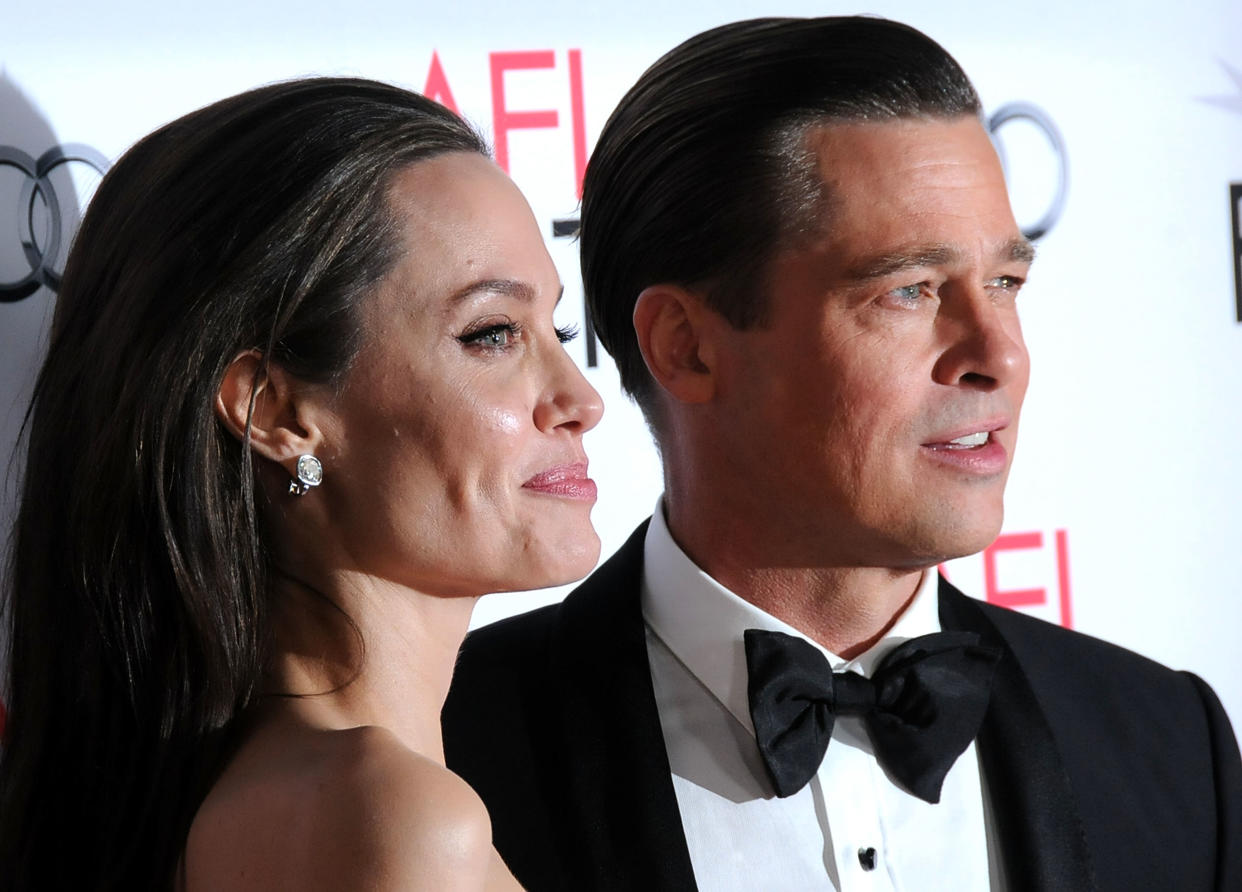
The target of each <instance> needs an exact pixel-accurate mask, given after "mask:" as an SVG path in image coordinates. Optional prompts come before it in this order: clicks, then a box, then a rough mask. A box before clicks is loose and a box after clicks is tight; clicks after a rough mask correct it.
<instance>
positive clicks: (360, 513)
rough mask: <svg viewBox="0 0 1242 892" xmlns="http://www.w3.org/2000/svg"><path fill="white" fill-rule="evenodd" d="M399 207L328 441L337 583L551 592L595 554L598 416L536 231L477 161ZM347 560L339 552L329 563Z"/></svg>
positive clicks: (438, 168)
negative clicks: (390, 263)
mask: <svg viewBox="0 0 1242 892" xmlns="http://www.w3.org/2000/svg"><path fill="white" fill-rule="evenodd" d="M390 201H391V206H392V208H393V211H394V213H395V217H396V219H397V221H398V225H399V227H400V230H401V235H400V241H401V245H402V258H401V260H400V261H399V262H398V263H397V265H396V267H395V268H394V269H393V271H392V273H391V274H390V275H389V276H388V278H387V280H386V281H385V282H384V283H383V284H382V286H381V287H380V288H379V289H378V292H377V293H376V294H375V296H374V297H373V298H372V299H371V300H370V301H369V302H368V303H367V304H366V306H365V308H364V311H363V315H364V321H365V326H366V331H365V335H364V346H363V348H362V351H361V352H360V354H359V355H358V357H357V359H356V361H355V363H354V366H353V367H352V368H351V370H350V372H349V375H348V376H347V378H346V380H345V384H344V386H343V388H342V389H341V390H340V391H339V392H338V393H337V394H336V395H335V396H334V397H333V399H332V402H331V403H330V405H329V409H328V411H326V412H325V417H326V419H327V420H326V422H325V424H324V425H322V426H321V429H322V432H323V435H324V441H325V442H324V447H323V449H322V450H321V453H320V458H321V459H322V461H323V464H324V485H323V486H321V487H319V488H318V489H316V490H314V491H313V492H312V493H311V494H309V495H307V496H306V497H305V498H307V499H313V498H323V499H325V502H324V507H325V509H326V512H325V514H326V516H327V517H328V523H329V524H330V525H331V526H332V527H333V528H334V529H332V530H330V533H331V539H332V541H334V542H336V543H339V545H340V552H339V553H336V557H335V560H336V561H339V562H340V563H341V564H342V566H341V567H340V568H339V569H345V570H361V571H363V572H366V573H368V574H373V575H377V576H380V577H384V578H387V579H390V580H393V581H395V582H399V583H401V584H403V585H409V586H412V587H414V588H416V589H418V590H420V591H423V592H426V593H429V594H436V595H477V594H482V593H484V592H488V591H497V590H506V589H510V590H517V589H529V588H538V587H542V586H548V585H554V584H559V583H563V582H568V581H571V580H573V579H577V578H579V577H581V576H584V575H585V574H586V573H587V572H589V571H590V570H591V568H592V567H593V566H594V565H595V561H596V559H597V558H598V556H599V539H598V537H597V536H596V535H595V531H594V529H593V528H592V527H591V521H590V511H591V507H592V505H594V503H595V484H594V483H593V482H592V481H591V479H590V478H589V477H588V476H587V458H586V453H585V452H584V450H583V444H582V435H583V434H585V433H586V432H587V431H588V430H590V429H591V428H592V427H594V426H595V424H596V423H597V422H598V421H599V418H600V414H601V413H602V411H603V409H602V406H601V403H600V398H599V394H597V393H596V392H595V390H594V389H593V388H592V387H591V385H590V384H588V383H587V381H586V379H585V378H584V377H583V376H582V373H581V372H580V371H579V370H578V368H577V366H576V365H574V363H573V361H572V360H571V359H570V358H569V355H568V354H567V353H566V352H565V349H564V346H563V340H564V339H565V332H563V331H558V330H557V328H556V327H555V325H554V324H553V321H552V311H553V309H554V308H555V306H556V304H557V301H558V299H559V297H560V293H561V283H560V279H559V277H558V276H557V272H556V268H555V267H554V266H553V265H552V259H551V258H550V257H549V256H548V252H547V249H546V248H545V247H544V243H543V239H542V237H541V236H540V232H539V229H538V226H537V224H536V223H535V219H534V215H533V214H532V213H531V210H530V207H529V206H528V205H527V203H526V200H525V199H524V198H523V197H522V195H521V193H520V192H519V191H518V189H517V187H516V186H514V185H513V183H512V181H510V179H509V178H508V176H506V175H505V174H504V173H503V172H502V171H501V170H500V169H499V168H498V167H496V165H494V164H493V163H492V162H490V161H488V160H487V159H486V158H483V157H481V156H478V155H475V154H469V153H453V154H448V155H443V156H440V157H438V158H435V159H433V160H430V161H424V162H420V163H417V164H414V165H412V166H411V167H409V168H407V169H405V170H404V171H402V172H401V173H400V174H399V175H398V176H397V177H396V179H395V180H394V182H393V185H392V190H391V193H390ZM333 551H334V552H336V549H333Z"/></svg>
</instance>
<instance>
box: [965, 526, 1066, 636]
mask: <svg viewBox="0 0 1242 892" xmlns="http://www.w3.org/2000/svg"><path fill="white" fill-rule="evenodd" d="M963 561H970V562H973V561H979V562H981V563H982V576H983V600H985V601H987V602H988V603H989V604H997V605H999V606H1001V607H1010V608H1013V609H1016V610H1022V611H1024V612H1027V613H1033V614H1036V615H1038V616H1040V617H1041V618H1044V619H1053V620H1055V621H1057V622H1060V624H1061V625H1063V626H1065V628H1067V629H1072V628H1073V627H1074V610H1073V594H1072V592H1071V589H1070V564H1069V533H1068V532H1067V531H1065V530H1054V531H1052V532H1051V533H1050V534H1047V533H1044V532H1043V531H1040V530H1036V531H1034V532H1022V533H1001V534H1000V535H999V536H998V537H997V538H996V541H995V542H993V543H992V544H991V545H989V546H988V547H987V548H985V549H984V550H983V552H982V553H980V554H978V555H976V556H975V557H974V558H966V559H963ZM955 563H957V562H955ZM958 566H960V563H958ZM940 572H941V573H942V574H944V577H945V578H946V579H949V572H948V571H947V570H946V568H945V567H944V566H943V565H941V567H940ZM953 572H954V574H955V575H956V574H957V569H956V568H955V569H954V570H953ZM1034 582H1039V583H1041V584H1039V585H1033V584H1032V583H1034Z"/></svg>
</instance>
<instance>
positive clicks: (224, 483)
mask: <svg viewBox="0 0 1242 892" xmlns="http://www.w3.org/2000/svg"><path fill="white" fill-rule="evenodd" d="M559 293H560V284H559V281H558V279H557V274H556V271H555V269H554V267H553V266H552V263H551V260H550V258H549V257H548V254H547V252H546V250H545V248H544V246H543V242H542V239H541V237H540V234H539V231H538V229H537V227H536V225H535V223H534V220H533V217H532V215H531V212H530V209H529V207H528V206H527V205H526V203H525V201H524V200H523V199H522V197H521V195H520V193H518V191H517V190H516V188H515V187H514V186H513V184H512V183H511V182H510V181H509V179H508V178H507V177H506V176H505V175H504V174H503V173H502V172H501V171H500V170H499V169H498V168H496V167H495V165H493V164H492V163H491V162H490V161H489V160H488V159H487V157H486V155H485V149H484V147H483V146H482V144H481V142H480V141H479V139H478V137H477V136H476V135H475V134H474V133H473V132H472V131H471V130H470V129H469V128H468V127H467V126H466V125H465V124H463V123H462V122H461V121H460V120H459V119H457V118H456V117H455V116H454V115H452V114H451V113H449V112H448V111H446V110H445V109H444V108H442V107H440V106H438V105H436V104H434V103H432V102H430V101H428V100H426V99H424V98H422V97H420V96H416V95H413V94H410V93H407V92H404V91H401V90H398V89H396V88H393V87H389V86H385V85H382V84H377V83H372V82H368V81H360V80H329V79H312V80H305V81H297V82H291V83H284V84H279V85H275V86H270V87H265V88H262V89H259V90H255V91H253V92H250V93H246V94H243V95H240V96H236V97H233V98H231V99H228V100H225V101H223V102H220V103H217V104H215V105H212V106H209V107H208V108H205V109H202V110H200V111H198V112H195V113H193V114H191V115H188V116H186V117H185V118H182V119H180V120H178V121H175V122H173V123H172V124H169V125H167V126H166V127H164V128H162V129H161V130H159V131H157V132H156V133H154V134H152V135H151V136H149V137H147V138H146V139H144V140H142V141H141V142H140V143H138V144H137V145H136V146H135V147H134V148H133V149H131V150H130V151H129V152H128V153H127V154H126V155H125V157H123V158H122V159H121V160H120V161H119V162H118V163H117V165H116V166H115V168H114V169H113V170H112V171H111V172H110V173H109V174H108V175H107V176H106V177H105V178H104V180H103V182H102V183H101V184H100V187H99V189H98V190H97V193H96V195H95V198H94V199H93V201H92V203H91V206H90V208H89V210H88V212H87V214H86V217H85V219H84V221H83V224H82V227H81V230H80V232H79V234H78V237H77V241H76V243H75V246H74V249H73V253H72V256H71V257H70V260H69V263H68V266H67V269H66V271H65V276H64V284H63V287H62V289H61V292H60V297H59V301H58V305H57V311H56V318H55V320H54V323H53V334H52V339H51V345H50V350H49V354H48V358H47V361H46V364H45V365H44V367H43V369H42V372H41V373H40V376H39V380H38V384H37V387H36V391H35V397H34V401H33V403H32V409H31V414H30V415H29V417H28V438H29V454H28V461H27V464H26V471H25V475H26V476H25V481H24V490H23V499H22V504H21V509H20V513H19V517H18V521H17V525H16V528H15V540H14V549H13V557H12V567H11V573H10V580H9V586H8V588H9V592H10V596H9V598H10V599H9V603H8V605H7V606H8V613H9V621H10V627H9V636H10V641H11V643H12V654H11V665H10V673H9V679H8V683H9V705H10V715H9V725H8V732H7V738H6V741H5V746H4V751H3V758H2V762H0V865H2V866H0V871H3V875H4V876H5V877H6V879H7V882H9V883H11V884H12V887H13V888H21V889H25V888H58V889H59V888H125V889H147V888H161V887H171V886H177V887H181V888H184V889H187V890H195V889H223V888H228V889H246V888H256V889H258V888H281V889H284V888H290V889H293V888H296V889H317V888H324V889H339V888H377V889H378V888H393V889H422V888H426V889H437V890H448V889H482V888H513V887H515V886H516V884H515V883H514V881H513V880H512V877H511V876H510V875H509V874H508V871H507V870H506V869H505V867H504V865H503V864H502V863H501V862H500V860H499V858H498V857H497V856H496V855H495V853H494V851H493V850H492V848H491V842H490V827H489V825H488V821H487V816H486V812H485V810H484V808H483V806H482V804H481V803H480V801H479V800H478V798H477V797H476V796H475V795H474V794H473V792H472V791H471V790H470V789H469V788H468V787H467V786H466V785H465V783H464V782H462V781H461V780H459V779H458V778H456V777H455V776H454V775H452V774H450V773H449V772H448V771H447V770H446V769H445V768H444V766H443V756H442V752H441V744H440V732H439V710H440V706H441V703H442V701H443V697H444V694H445V692H446V690H447V687H448V683H449V677H450V674H451V670H452V665H453V661H454V658H455V655H456V651H457V647H458V645H459V644H460V642H461V639H462V637H463V636H464V634H465V631H466V626H467V622H468V620H469V616H470V611H471V608H472V606H473V603H474V600H475V599H476V597H477V596H478V595H480V594H482V593H484V592H488V591H496V590H504V589H527V588H533V587H537V586H545V585H550V584H555V583H561V582H565V581H568V580H571V579H574V578H577V577H580V576H582V575H584V574H585V573H586V572H587V571H588V570H589V569H590V568H591V566H592V565H593V564H594V562H595V559H596V557H597V556H598V549H599V543H598V540H597V538H596V536H595V534H594V532H593V530H592V529H591V526H590V520H589V511H590V508H591V506H592V504H593V502H594V498H595V488H594V484H593V483H592V482H591V481H590V479H589V478H588V477H587V475H586V458H585V454H584V453H583V450H582V435H583V433H585V432H586V431H587V430H589V429H590V428H591V427H592V426H594V424H595V423H596V422H597V421H598V419H599V415H600V412H601V408H600V405H599V399H598V395H597V394H596V393H595V392H594V391H593V390H592V389H591V387H590V385H588V384H587V383H586V381H585V380H584V379H583V378H582V376H581V374H580V372H579V371H578V370H577V369H576V367H575V366H574V364H573V363H572V361H571V360H570V359H569V357H568V356H567V355H566V354H565V352H564V349H563V347H562V342H563V341H564V340H566V339H567V338H568V337H569V333H567V332H565V331H562V330H558V329H557V328H556V327H555V326H554V324H553V321H552V314H553V308H554V307H555V305H556V301H557V299H558V297H559Z"/></svg>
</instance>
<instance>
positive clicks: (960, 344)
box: [933, 287, 1029, 390]
mask: <svg viewBox="0 0 1242 892" xmlns="http://www.w3.org/2000/svg"><path fill="white" fill-rule="evenodd" d="M955 298H956V299H952V300H950V301H945V302H944V304H945V305H942V311H941V315H940V318H939V319H938V320H937V326H938V329H939V331H940V337H941V340H942V344H943V352H942V353H941V355H940V358H939V359H938V360H937V363H936V367H935V371H934V373H933V376H934V378H935V379H936V381H937V382H938V383H940V384H945V385H950V386H959V387H973V388H976V389H979V390H995V389H998V388H1001V387H1006V386H1009V385H1010V384H1012V383H1017V382H1024V381H1025V380H1026V377H1027V374H1028V371H1029V357H1028V355H1027V352H1026V344H1025V342H1024V341H1023V340H1022V327H1021V325H1020V324H1019V322H1018V314H1017V310H1016V309H1015V308H1014V306H1013V303H1012V298H1004V299H1001V300H998V299H996V298H994V297H993V295H992V294H991V293H990V292H989V291H988V290H987V289H986V288H983V287H979V288H974V289H970V291H969V292H968V293H963V294H960V295H955Z"/></svg>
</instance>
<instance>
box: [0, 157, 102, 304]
mask: <svg viewBox="0 0 1242 892" xmlns="http://www.w3.org/2000/svg"><path fill="white" fill-rule="evenodd" d="M73 161H77V162H80V163H82V164H86V165H87V166H89V167H91V168H93V169H94V170H95V171H97V172H98V173H99V174H100V175H101V176H102V175H103V174H104V173H106V172H107V170H108V167H109V165H108V159H107V158H105V157H104V156H103V155H102V154H101V153H99V152H98V151H96V150H95V149H92V148H91V147H90V146H86V145H81V144H78V143H71V144H66V145H59V146H53V147H52V148H50V149H48V150H47V151H46V152H44V153H43V154H42V155H40V156H39V157H38V158H34V157H32V156H30V155H27V154H26V153H25V152H23V151H22V150H21V149H17V148H14V147H13V146H0V167H12V168H16V169H17V170H18V171H19V172H20V173H21V174H23V175H24V176H25V179H24V180H23V182H22V188H21V197H20V198H19V199H18V202H17V229H18V238H19V241H20V244H21V249H22V254H23V255H24V257H25V259H26V264H27V266H29V271H28V272H27V273H26V274H25V275H23V276H22V277H21V278H19V279H16V280H14V281H11V282H6V281H2V280H0V303H14V302H16V301H19V300H22V299H23V298H26V297H29V296H30V295H32V294H34V293H35V292H36V291H38V290H39V288H41V287H44V286H46V287H48V288H50V289H52V290H53V291H56V290H57V289H59V288H60V275H61V274H60V272H58V271H57V270H55V269H53V268H52V264H53V263H55V261H56V258H57V257H58V256H59V254H60V246H61V242H62V241H63V240H64V239H65V237H66V233H65V232H64V231H63V228H62V227H63V225H64V220H65V217H66V213H65V209H64V208H63V207H62V206H61V203H60V202H61V199H60V196H59V195H58V194H57V192H56V188H55V187H54V186H53V185H52V181H51V179H49V175H50V174H51V173H52V171H53V170H55V169H56V168H58V167H60V166H61V165H63V164H69V163H70V162H73ZM40 204H42V205H43V206H44V207H45V208H46V218H45V222H46V225H45V226H44V227H43V229H44V232H43V238H42V239H38V238H36V237H35V220H36V212H37V209H38V206H39V205H40Z"/></svg>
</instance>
